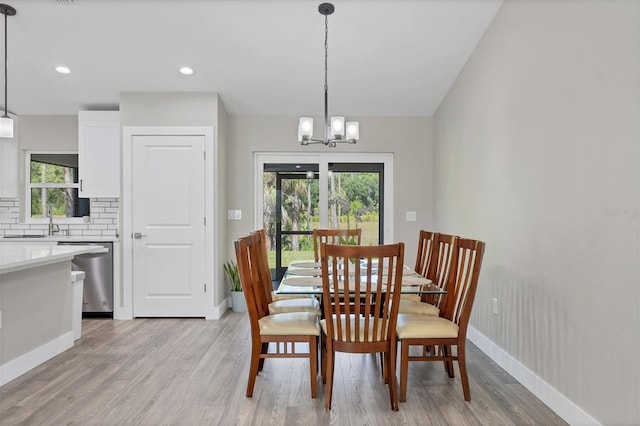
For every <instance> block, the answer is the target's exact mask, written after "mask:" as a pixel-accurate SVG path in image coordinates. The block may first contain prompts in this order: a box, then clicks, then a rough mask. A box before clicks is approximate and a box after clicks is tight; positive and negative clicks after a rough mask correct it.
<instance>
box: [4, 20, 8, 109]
mask: <svg viewBox="0 0 640 426" xmlns="http://www.w3.org/2000/svg"><path fill="white" fill-rule="evenodd" d="M3 117H8V114H7V14H6V13H5V14H4V116H3Z"/></svg>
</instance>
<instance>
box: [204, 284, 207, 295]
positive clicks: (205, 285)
mask: <svg viewBox="0 0 640 426" xmlns="http://www.w3.org/2000/svg"><path fill="white" fill-rule="evenodd" d="M204 292H205V293H206V292H207V283H204Z"/></svg>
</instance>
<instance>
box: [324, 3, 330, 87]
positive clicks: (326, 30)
mask: <svg viewBox="0 0 640 426" xmlns="http://www.w3.org/2000/svg"><path fill="white" fill-rule="evenodd" d="M328 39H329V19H328V16H327V15H324V90H325V91H327V90H329V83H328V82H327V73H328V70H329V68H328V66H327V62H328V57H329V55H328V51H329V41H328Z"/></svg>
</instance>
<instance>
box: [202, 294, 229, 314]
mask: <svg viewBox="0 0 640 426" xmlns="http://www.w3.org/2000/svg"><path fill="white" fill-rule="evenodd" d="M230 306H231V298H230V297H227V298H225V299H224V300H223V301H222V303H221V304H219V305H218V306H216V307H214V308H213V312H212V313H211V316H207V317H205V319H208V320H219V319H220V318H222V315H224V313H225V312H226V311H227V309H229V307H230Z"/></svg>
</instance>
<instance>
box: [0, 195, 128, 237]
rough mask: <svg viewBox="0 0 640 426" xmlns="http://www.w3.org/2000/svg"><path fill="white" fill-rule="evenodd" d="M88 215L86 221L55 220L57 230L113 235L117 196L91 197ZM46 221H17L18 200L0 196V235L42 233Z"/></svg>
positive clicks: (115, 234) (116, 227)
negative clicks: (42, 222)
mask: <svg viewBox="0 0 640 426" xmlns="http://www.w3.org/2000/svg"><path fill="white" fill-rule="evenodd" d="M90 202H91V207H90V209H91V217H90V218H89V222H88V223H77V224H62V223H60V224H58V223H56V219H55V218H54V219H53V223H54V224H56V225H58V227H59V228H60V234H66V233H68V234H69V235H70V236H77V237H80V236H91V237H115V236H117V234H118V211H119V208H120V201H119V199H118V198H91V201H90ZM48 229H49V225H48V224H46V223H44V224H34V223H21V222H20V201H19V200H16V199H6V198H0V235H24V234H42V235H46V234H47V232H48Z"/></svg>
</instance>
